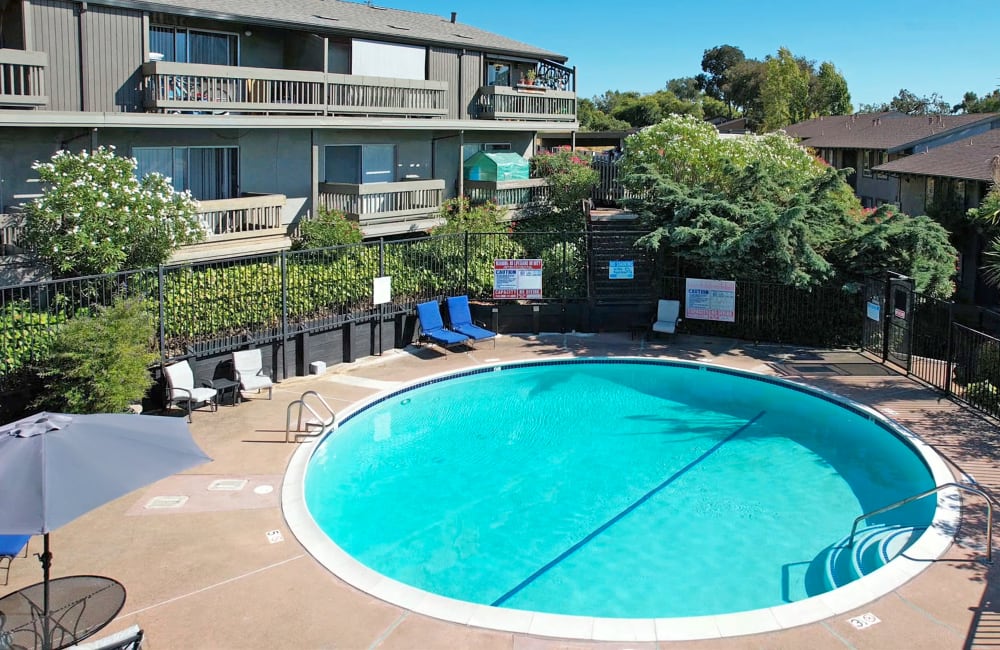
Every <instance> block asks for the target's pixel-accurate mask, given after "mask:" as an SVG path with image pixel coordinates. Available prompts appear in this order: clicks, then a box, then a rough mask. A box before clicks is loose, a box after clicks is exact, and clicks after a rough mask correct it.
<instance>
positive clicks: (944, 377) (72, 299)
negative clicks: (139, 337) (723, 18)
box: [0, 230, 1000, 416]
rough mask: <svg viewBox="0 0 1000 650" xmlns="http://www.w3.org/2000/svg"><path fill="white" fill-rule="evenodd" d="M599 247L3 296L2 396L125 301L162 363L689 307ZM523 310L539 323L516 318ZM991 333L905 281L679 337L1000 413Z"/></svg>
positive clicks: (781, 299)
mask: <svg viewBox="0 0 1000 650" xmlns="http://www.w3.org/2000/svg"><path fill="white" fill-rule="evenodd" d="M604 234H605V235H606V234H607V233H604ZM612 234H614V233H612ZM617 234H619V235H621V239H622V240H623V241H625V240H627V241H635V239H636V238H637V237H638V236H640V235H641V233H637V232H636V231H634V230H633V231H623V232H622V233H617ZM605 238H606V237H605ZM600 241H603V240H601V239H600V238H598V237H597V236H596V235H595V234H593V233H585V232H574V233H466V234H458V235H442V236H434V237H421V238H416V239H408V240H397V241H381V242H369V243H363V244H357V245H351V246H341V247H334V248H327V249H320V250H303V251H287V252H281V253H274V254H267V255H253V256H245V257H239V258H232V259H227V260H221V261H213V262H206V263H200V264H188V265H174V266H162V267H159V268H156V269H143V270H137V271H129V272H126V273H116V274H110V275H104V276H92V277H85V278H74V279H68V280H55V281H51V282H40V283H33V284H25V285H21V286H16V287H5V288H2V289H0V390H4V389H9V388H10V387H11V386H12V385H15V384H17V383H18V382H19V380H20V378H21V377H22V376H24V373H25V372H26V370H27V369H28V368H29V367H30V366H31V364H32V363H34V362H36V361H37V360H38V359H39V358H40V357H41V356H42V355H44V353H45V351H46V348H47V346H48V344H49V342H50V341H51V340H52V339H53V337H54V334H55V332H56V331H57V330H58V328H59V326H60V325H61V324H62V323H64V322H66V321H67V320H69V319H71V318H75V317H78V316H81V315H85V314H92V313H94V311H95V309H96V308H97V307H100V306H105V305H110V304H112V303H114V302H115V301H116V300H118V299H120V298H124V297H131V298H139V299H142V300H147V301H149V304H150V308H151V309H153V310H155V311H156V312H158V315H159V330H158V334H157V342H158V348H159V352H160V355H161V358H162V360H163V361H169V360H172V359H177V358H184V357H194V358H207V357H212V356H217V355H222V354H225V353H227V352H229V351H232V350H237V349H242V348H246V347H248V346H252V347H264V346H268V345H271V346H274V347H276V348H277V347H283V346H284V345H285V343H286V342H289V341H292V340H294V339H296V337H302V336H303V335H305V336H309V335H318V334H321V333H328V332H330V331H332V330H337V329H338V328H341V329H348V328H349V327H352V326H360V325H364V324H366V323H368V324H372V325H373V327H374V326H375V325H379V327H381V324H382V323H384V322H387V321H391V320H393V319H397V320H398V319H399V318H405V317H410V316H412V314H413V307H414V305H415V304H416V303H418V302H421V301H424V300H431V299H436V298H438V299H439V298H441V297H444V296H448V295H459V294H466V295H468V296H469V297H470V298H471V299H473V300H474V301H478V302H480V303H487V304H491V305H493V313H494V314H496V313H497V312H498V311H499V313H500V315H501V316H502V315H503V314H504V313H508V314H510V316H509V318H507V320H505V321H504V320H503V319H502V318H501V322H499V325H500V327H499V329H501V331H510V332H520V331H530V330H524V329H523V327H525V326H529V324H531V323H534V327H535V328H536V329H537V327H538V323H540V322H541V323H543V325H544V326H545V327H556V328H560V327H561V328H564V329H567V330H568V329H570V328H573V329H577V330H579V331H588V328H590V331H596V330H599V329H600V330H605V331H607V330H613V329H615V328H620V329H623V330H624V329H627V328H633V327H635V326H636V324H637V323H638V322H639V321H642V322H647V323H648V320H646V319H648V317H649V316H651V315H652V313H653V311H654V309H655V298H667V299H677V300H680V301H681V302H682V305H683V303H684V300H685V295H686V291H685V283H686V279H685V278H683V277H676V276H673V275H669V274H668V273H667V272H665V270H664V269H666V268H671V266H672V265H668V264H664V263H663V259H662V257H657V258H655V259H653V260H651V261H649V264H651V267H650V268H651V272H645V271H644V272H643V273H642V274H640V273H636V277H635V278H633V279H630V280H625V281H621V282H623V284H621V285H620V286H621V287H622V289H621V290H620V291H618V292H617V296H616V295H615V293H614V292H611V293H609V292H608V291H606V290H602V291H596V290H595V287H601V286H603V285H601V282H604V281H606V280H608V276H609V266H608V262H607V260H606V259H605V257H607V255H606V254H605V253H606V251H597V250H594V249H595V248H599V247H600ZM623 255H624V253H623ZM644 255H648V251H645V250H642V251H639V250H637V251H636V255H635V259H636V260H638V259H639V258H640V256H644ZM506 258H541V259H542V260H543V261H544V265H543V269H544V271H543V273H544V275H543V287H544V296H545V297H544V299H541V300H534V301H531V305H523V304H516V303H512V302H500V301H494V300H493V298H492V291H493V275H494V274H493V271H494V268H493V266H494V260H495V259H506ZM644 264H645V262H644ZM637 268H638V265H637ZM381 276H390V277H391V278H392V300H391V302H389V303H387V304H382V305H376V304H373V299H372V286H373V282H374V280H375V278H378V277H381ZM616 281H618V280H616ZM640 285H641V286H640ZM525 307H527V308H528V309H529V310H530V309H533V310H534V316H532V315H531V312H530V311H529V312H528V313H527V315H525V313H522V312H525V309H520V311H518V309H519V308H525ZM539 307H540V308H541V312H539V309H538V308H539ZM623 314H627V315H626V316H624V317H622V315H623ZM532 318H534V320H532ZM571 318H572V319H574V320H572V321H571V320H570V319H571ZM984 325H986V326H990V325H995V326H997V327H998V328H1000V318H998V317H997V315H996V314H995V313H993V312H990V311H988V310H982V309H978V310H977V309H963V308H961V307H960V306H956V305H954V304H952V303H948V302H944V301H941V300H936V299H933V298H930V297H927V296H922V295H920V294H918V293H915V292H913V291H912V286H910V285H907V284H906V283H905V282H904V281H903V280H900V279H890V280H872V281H869V282H867V283H865V285H864V286H863V287H859V288H857V289H852V288H841V287H819V288H813V289H811V290H804V289H796V288H794V287H788V286H784V285H777V284H769V283H760V282H750V281H743V280H738V281H737V282H736V309H735V320H734V321H733V322H719V321H707V320H687V321H682V323H681V325H680V328H679V331H680V332H681V333H692V334H704V335H709V336H725V337H732V338H737V339H743V340H750V341H757V342H765V341H767V342H777V343H788V344H797V345H813V346H825V347H863V348H864V349H865V350H867V351H868V352H870V353H872V354H875V355H877V356H879V357H880V358H882V359H883V360H885V361H888V362H891V363H894V364H897V365H899V366H901V367H902V369H903V370H905V371H906V372H908V373H909V374H911V375H913V376H914V377H917V378H919V379H921V380H922V381H925V382H927V383H928V384H930V385H932V386H935V387H937V388H939V389H941V390H942V391H944V392H945V393H947V394H949V395H953V396H955V397H956V398H958V399H960V400H963V401H965V402H967V403H969V404H971V405H972V406H974V407H976V408H978V409H980V410H982V411H983V412H985V413H988V414H990V415H994V416H1000V339H998V338H996V337H994V336H992V335H990V334H989V333H987V332H984V331H981V329H976V327H977V326H979V327H982V326H984ZM504 328H506V329H504ZM401 331H402V330H400V331H397V332H394V334H395V336H396V339H395V343H394V344H396V345H405V344H406V343H408V342H409V341H410V340H412V332H411V333H409V334H408V333H406V332H403V333H400V332H401ZM380 337H381V333H380ZM381 344H382V342H381V338H380V339H379V345H381ZM292 347H294V346H292ZM346 347H347V344H346V343H345V349H346ZM362 353H365V352H362ZM299 354H304V352H302V351H301V350H300V351H299ZM300 367H301V364H300ZM286 371H287V367H286Z"/></svg>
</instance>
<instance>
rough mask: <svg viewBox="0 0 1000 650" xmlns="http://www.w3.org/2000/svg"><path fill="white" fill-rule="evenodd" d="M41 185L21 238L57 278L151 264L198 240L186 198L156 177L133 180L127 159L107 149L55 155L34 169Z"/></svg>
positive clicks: (201, 233)
mask: <svg viewBox="0 0 1000 650" xmlns="http://www.w3.org/2000/svg"><path fill="white" fill-rule="evenodd" d="M32 168H33V169H35V170H36V171H37V172H38V176H39V178H40V179H41V181H42V182H43V183H44V184H45V188H44V190H43V194H42V196H41V197H39V198H37V199H35V200H34V201H32V202H31V203H29V204H28V206H27V210H26V214H25V230H24V233H25V240H26V243H27V245H28V247H29V248H30V249H31V250H32V251H33V252H34V253H35V254H36V255H38V257H39V258H41V259H42V261H44V262H46V263H47V264H48V265H49V266H51V267H52V269H53V272H54V273H55V274H56V275H59V276H62V277H72V276H82V275H94V274H101V273H114V272H116V271H121V270H124V269H138V268H146V267H150V266H156V265H157V264H161V263H163V262H165V261H166V260H167V258H168V257H169V256H170V253H171V252H173V251H174V250H175V249H176V248H177V247H179V246H182V245H185V244H190V243H194V242H196V241H199V240H200V239H202V238H203V237H204V231H203V230H202V227H201V224H200V223H199V221H198V218H197V216H196V214H195V210H196V206H197V203H196V202H195V201H194V200H193V199H192V198H191V195H190V193H188V192H175V191H174V188H173V187H172V186H171V185H170V180H169V179H167V178H164V177H163V176H161V175H160V174H156V173H153V174H149V175H147V176H145V177H144V178H142V179H141V180H140V179H137V178H136V176H135V169H136V162H135V159H133V158H122V157H119V156H116V155H115V153H114V147H110V148H107V149H106V148H104V147H99V148H98V149H97V150H96V151H94V152H93V153H88V152H86V151H83V152H81V153H79V154H71V153H69V152H68V151H59V152H56V154H55V155H54V156H52V159H51V161H50V162H46V163H41V162H36V163H35V164H34V165H33V166H32Z"/></svg>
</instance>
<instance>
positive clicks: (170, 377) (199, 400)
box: [163, 361, 218, 422]
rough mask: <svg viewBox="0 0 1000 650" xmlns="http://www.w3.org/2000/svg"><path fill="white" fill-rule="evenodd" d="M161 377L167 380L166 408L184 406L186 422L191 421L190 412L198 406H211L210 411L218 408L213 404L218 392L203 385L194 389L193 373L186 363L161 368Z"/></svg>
mask: <svg viewBox="0 0 1000 650" xmlns="http://www.w3.org/2000/svg"><path fill="white" fill-rule="evenodd" d="M163 376H164V377H166V379H167V406H168V407H170V406H180V405H183V406H185V407H186V408H187V418H188V422H190V421H191V411H192V410H193V409H196V408H198V407H199V406H211V407H212V411H215V410H216V409H217V408H218V406H217V405H216V402H215V396H216V394H217V393H218V391H216V389H215V388H212V387H211V386H207V385H205V384H202V385H201V386H197V387H196V386H195V385H194V373H193V372H192V371H191V365H190V364H189V363H188V362H187V361H180V362H178V363H174V364H171V365H169V366H163Z"/></svg>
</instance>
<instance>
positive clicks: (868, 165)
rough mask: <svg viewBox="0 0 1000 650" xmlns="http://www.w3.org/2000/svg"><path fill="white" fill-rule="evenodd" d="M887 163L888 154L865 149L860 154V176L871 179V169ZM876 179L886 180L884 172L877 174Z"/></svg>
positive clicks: (877, 150) (886, 175) (879, 150)
mask: <svg viewBox="0 0 1000 650" xmlns="http://www.w3.org/2000/svg"><path fill="white" fill-rule="evenodd" d="M887 162H889V154H887V153H886V152H885V151H884V150H882V149H865V150H864V151H863V152H862V153H861V175H862V176H864V177H865V178H871V177H872V168H873V167H878V166H879V165H882V164H885V163H887ZM877 175H878V178H882V179H885V178H888V177H889V176H888V174H886V173H885V172H877Z"/></svg>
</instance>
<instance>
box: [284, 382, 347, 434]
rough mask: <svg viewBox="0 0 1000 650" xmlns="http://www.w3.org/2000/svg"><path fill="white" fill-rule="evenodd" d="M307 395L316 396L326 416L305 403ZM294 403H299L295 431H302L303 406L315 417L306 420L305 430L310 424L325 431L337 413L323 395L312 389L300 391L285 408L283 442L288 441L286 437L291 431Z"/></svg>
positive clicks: (334, 420) (335, 419) (334, 419)
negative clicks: (296, 397) (300, 393)
mask: <svg viewBox="0 0 1000 650" xmlns="http://www.w3.org/2000/svg"><path fill="white" fill-rule="evenodd" d="M308 395H315V396H316V399H318V400H319V401H320V403H321V404H323V407H324V408H325V409H326V412H327V413H328V414H329V416H328V417H323V416H321V415H320V414H319V413H317V412H316V409H314V408H313V407H311V406H309V404H308V403H306V397H307V396H308ZM296 404H298V405H299V417H298V425H297V426H296V429H295V431H296V433H298V432H301V431H303V429H302V409H303V408H304V409H306V410H307V411H309V412H310V413H312V416H313V417H314V418H315V420H309V421H307V422H306V430H308V428H309V427H310V426H317V427H319V428H320V429H319V432H322V431H325V430H326V428H327V427H328V426H330V425H331V424H333V423H334V422H336V421H337V414H336V413H335V412H334V410H333V409H332V408H330V405H329V404H327V403H326V400H325V399H323V396H322V395H320V394H319V393H317V392H316V391H314V390H307V391H306V392H304V393H302V395H301V396H300V397H299V398H298V399H297V400H295V401H294V402H292V403H291V404H289V405H288V408H287V409H286V410H285V442H289V439H288V438H289V435H290V434H291V432H292V407H293V406H295V405H296ZM319 432H317V433H319Z"/></svg>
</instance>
